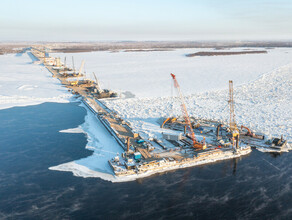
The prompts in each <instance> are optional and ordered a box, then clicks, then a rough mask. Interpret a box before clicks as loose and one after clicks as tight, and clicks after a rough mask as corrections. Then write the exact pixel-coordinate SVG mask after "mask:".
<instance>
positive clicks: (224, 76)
mask: <svg viewBox="0 0 292 220" xmlns="http://www.w3.org/2000/svg"><path fill="white" fill-rule="evenodd" d="M250 49H253V50H265V48H250ZM238 50H245V49H244V48H234V49H230V50H228V51H238ZM198 51H214V49H178V50H173V51H156V52H115V53H112V52H108V51H101V52H88V53H72V54H68V53H58V54H52V55H53V56H58V57H61V60H64V57H67V64H69V65H71V57H72V56H74V60H75V67H76V68H79V66H80V64H81V62H82V60H85V70H86V72H87V77H89V78H91V79H94V77H93V75H92V72H95V74H96V75H97V77H98V78H99V79H100V81H101V84H102V86H103V88H110V89H113V90H116V91H120V92H123V91H130V92H131V93H133V94H134V95H135V96H136V97H139V98H149V97H151V98H152V97H168V96H171V83H172V82H171V78H170V75H169V74H170V73H174V74H176V75H177V77H178V80H179V83H180V85H181V87H182V90H183V93H184V95H191V94H194V93H198V92H207V91H216V90H218V89H224V88H226V85H227V83H228V80H230V79H233V80H234V85H235V86H238V85H241V84H244V83H248V82H252V81H253V80H256V79H257V78H258V77H259V76H261V75H262V74H265V73H269V72H271V71H272V70H275V69H277V68H278V67H281V66H283V65H286V64H289V63H291V62H292V49H291V48H279V49H268V50H267V51H268V53H267V54H246V55H231V56H209V57H185V54H188V53H194V52H198ZM220 51H221V50H220Z"/></svg>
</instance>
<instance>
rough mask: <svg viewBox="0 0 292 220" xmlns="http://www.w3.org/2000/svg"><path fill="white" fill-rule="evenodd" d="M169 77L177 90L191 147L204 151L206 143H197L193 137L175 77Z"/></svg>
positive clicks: (172, 75)
mask: <svg viewBox="0 0 292 220" xmlns="http://www.w3.org/2000/svg"><path fill="white" fill-rule="evenodd" d="M170 75H171V77H172V79H173V82H174V87H175V88H176V89H177V93H178V97H179V99H180V102H181V110H182V113H183V116H184V120H185V123H186V125H187V128H188V131H189V134H188V135H189V136H190V138H191V140H192V142H193V147H194V148H196V149H199V150H204V149H206V143H200V142H198V141H197V139H196V137H195V133H194V131H193V128H192V123H191V120H190V117H189V114H188V111H187V107H186V105H185V101H184V97H183V95H182V93H181V91H180V86H179V84H178V82H177V80H176V76H175V75H174V74H172V73H171V74H170Z"/></svg>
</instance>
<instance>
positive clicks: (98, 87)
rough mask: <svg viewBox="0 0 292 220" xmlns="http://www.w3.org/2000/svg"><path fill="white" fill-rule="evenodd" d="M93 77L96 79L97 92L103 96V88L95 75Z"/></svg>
mask: <svg viewBox="0 0 292 220" xmlns="http://www.w3.org/2000/svg"><path fill="white" fill-rule="evenodd" d="M93 76H94V78H95V83H96V89H97V91H98V92H99V93H100V94H101V93H102V92H103V91H102V89H101V87H100V84H99V81H98V79H97V77H96V75H95V73H93Z"/></svg>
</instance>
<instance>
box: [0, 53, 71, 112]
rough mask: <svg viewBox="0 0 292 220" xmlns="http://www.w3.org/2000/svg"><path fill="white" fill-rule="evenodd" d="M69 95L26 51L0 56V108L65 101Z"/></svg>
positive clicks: (68, 98) (67, 100)
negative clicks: (34, 62) (20, 53)
mask: <svg viewBox="0 0 292 220" xmlns="http://www.w3.org/2000/svg"><path fill="white" fill-rule="evenodd" d="M71 97H72V95H71V94H70V93H69V92H68V91H67V89H66V88H64V87H62V86H61V84H60V82H59V80H57V79H55V78H52V75H51V73H50V72H49V71H47V69H46V68H45V67H44V66H42V65H37V64H33V63H32V59H31V58H30V57H29V55H28V54H27V53H24V54H22V55H21V56H19V55H15V54H8V55H1V56H0V109H4V108H10V107H13V106H26V105H36V104H40V103H43V102H69V100H70V98H71Z"/></svg>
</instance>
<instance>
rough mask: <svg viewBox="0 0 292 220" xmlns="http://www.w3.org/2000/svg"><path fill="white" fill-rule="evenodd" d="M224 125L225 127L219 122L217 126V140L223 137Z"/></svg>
mask: <svg viewBox="0 0 292 220" xmlns="http://www.w3.org/2000/svg"><path fill="white" fill-rule="evenodd" d="M222 127H223V125H222V124H219V125H218V126H217V128H216V137H217V140H219V139H221V137H220V130H221V128H222Z"/></svg>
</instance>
